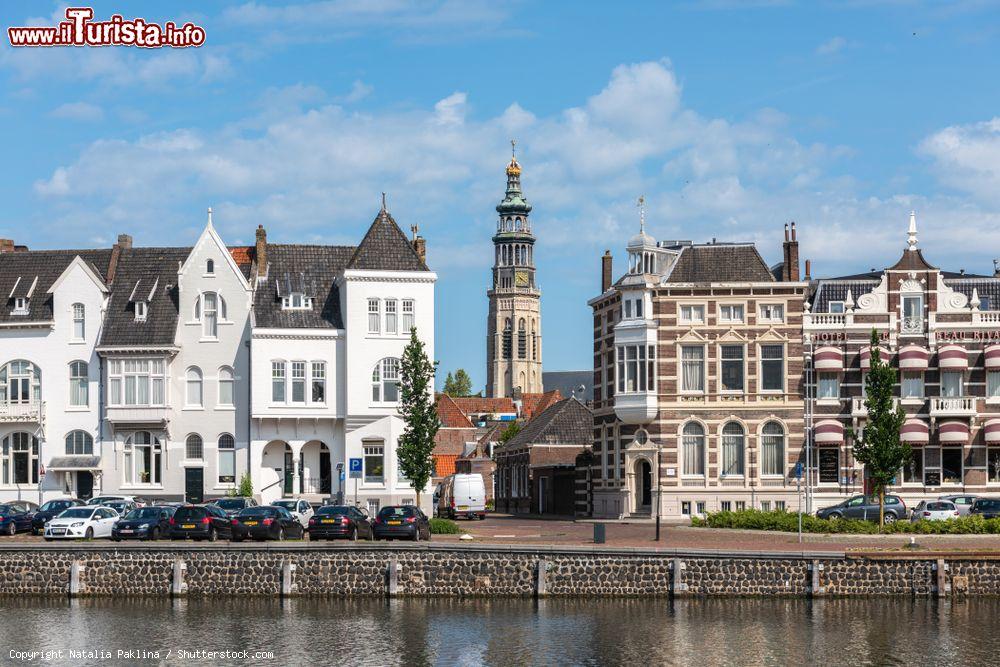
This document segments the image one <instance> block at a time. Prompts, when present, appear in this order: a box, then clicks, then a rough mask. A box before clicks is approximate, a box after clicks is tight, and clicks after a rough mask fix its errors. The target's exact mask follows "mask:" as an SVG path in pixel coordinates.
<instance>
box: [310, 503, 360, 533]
mask: <svg viewBox="0 0 1000 667" xmlns="http://www.w3.org/2000/svg"><path fill="white" fill-rule="evenodd" d="M308 531H309V539H310V540H332V539H333V538H335V537H346V538H347V539H349V540H356V539H358V538H359V537H363V538H365V539H368V540H370V539H374V534H373V533H372V522H371V520H370V519H369V518H368V516H367V515H366V514H365V513H364V512H362V511H361V510H359V509H358V508H357V507H350V506H348V505H326V506H324V507H320V508H319V509H318V510H316V514H314V515H313V516H312V518H311V519H309V528H308Z"/></svg>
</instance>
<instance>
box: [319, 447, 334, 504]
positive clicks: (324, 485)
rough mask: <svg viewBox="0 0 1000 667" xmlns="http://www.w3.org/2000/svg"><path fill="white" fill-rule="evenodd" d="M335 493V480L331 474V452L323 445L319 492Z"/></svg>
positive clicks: (321, 448)
mask: <svg viewBox="0 0 1000 667" xmlns="http://www.w3.org/2000/svg"><path fill="white" fill-rule="evenodd" d="M332 491H333V478H332V477H331V474H330V450H329V449H328V448H327V446H326V445H322V446H321V447H320V450H319V492H320V493H325V494H330V493H332Z"/></svg>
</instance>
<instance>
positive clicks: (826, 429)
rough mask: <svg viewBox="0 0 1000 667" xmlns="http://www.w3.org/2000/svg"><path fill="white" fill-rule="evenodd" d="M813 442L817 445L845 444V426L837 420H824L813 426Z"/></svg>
mask: <svg viewBox="0 0 1000 667" xmlns="http://www.w3.org/2000/svg"><path fill="white" fill-rule="evenodd" d="M813 441H814V442H815V443H816V444H817V445H839V444H842V443H843V442H844V425H843V424H841V423H840V422H839V421H836V420H835V419H824V420H823V421H819V422H816V425H815V426H813Z"/></svg>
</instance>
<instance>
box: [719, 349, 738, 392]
mask: <svg viewBox="0 0 1000 667" xmlns="http://www.w3.org/2000/svg"><path fill="white" fill-rule="evenodd" d="M720 351H721V355H720V356H721V357H722V362H721V363H722V390H723V391H743V346H742V345H722V346H721V350H720Z"/></svg>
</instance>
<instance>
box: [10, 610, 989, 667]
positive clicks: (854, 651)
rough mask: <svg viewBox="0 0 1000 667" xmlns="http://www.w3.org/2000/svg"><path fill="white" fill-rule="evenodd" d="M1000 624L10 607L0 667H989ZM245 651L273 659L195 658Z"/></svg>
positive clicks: (900, 614)
mask: <svg viewBox="0 0 1000 667" xmlns="http://www.w3.org/2000/svg"><path fill="white" fill-rule="evenodd" d="M998 619H1000V600H970V601H956V602H938V601H936V600H914V599H909V598H907V599H891V600H878V599H868V600H820V601H809V600H781V599H751V600H732V599H707V600H706V599H697V600H677V601H669V600H601V599H573V600H544V601H539V602H535V601H531V600H450V599H449V600H442V599H430V600H426V599H411V600H390V601H387V600H343V599H329V600H326V599H291V600H284V601H283V600H278V599H247V598H236V599H215V600H181V601H171V600H160V599H156V600H145V599H142V600H124V599H123V600H62V599H3V600H0V647H2V650H3V652H2V654H0V663H3V664H74V665H109V664H130V665H132V664H206V665H207V664H211V665H227V664H261V665H269V664H273V665H380V666H381V665H449V666H451V665H503V666H507V665H602V666H603V665H634V666H638V667H647V666H648V665H699V666H701V665H823V666H824V667H829V666H832V665H852V666H857V665H992V664H996V662H997V660H998V656H1000V620H998ZM244 650H246V651H250V652H251V653H253V652H256V651H265V652H271V653H273V658H272V659H267V658H262V659H257V660H249V661H244V660H242V659H240V657H239V656H237V655H234V656H233V657H229V658H227V657H226V656H225V653H218V654H214V655H213V654H211V653H197V652H198V651H205V652H208V651H217V652H225V651H234V652H238V651H244ZM60 651H61V652H62V653H59V652H60ZM119 651H126V652H129V653H121V654H120V653H118V652H119ZM30 652H40V653H44V652H49V653H47V654H44V655H40V656H37V657H34V658H32V656H31V655H30ZM184 652H188V653H184Z"/></svg>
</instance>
